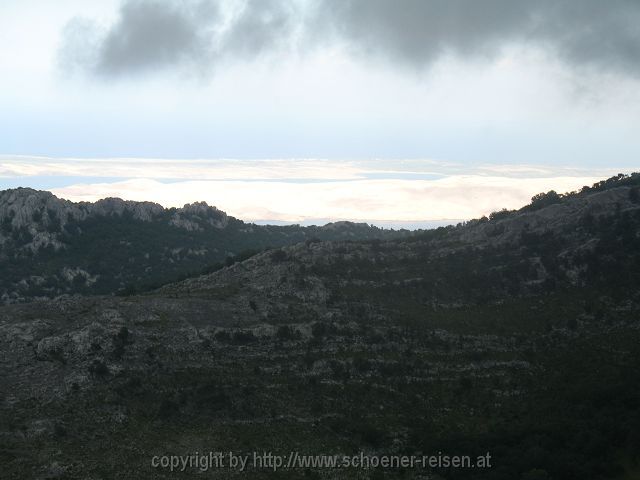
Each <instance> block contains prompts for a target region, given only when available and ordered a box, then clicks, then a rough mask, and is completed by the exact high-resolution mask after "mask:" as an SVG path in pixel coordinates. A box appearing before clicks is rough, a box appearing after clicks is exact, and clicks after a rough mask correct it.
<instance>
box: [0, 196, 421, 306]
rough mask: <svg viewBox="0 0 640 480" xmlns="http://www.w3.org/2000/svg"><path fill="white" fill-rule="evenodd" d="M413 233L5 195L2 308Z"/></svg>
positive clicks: (0, 201) (202, 207)
mask: <svg viewBox="0 0 640 480" xmlns="http://www.w3.org/2000/svg"><path fill="white" fill-rule="evenodd" d="M409 233H410V232H408V231H400V232H396V231H392V230H383V229H379V228H376V227H373V226H370V225H367V224H356V223H351V222H336V223H333V224H328V225H327V226H325V227H315V226H311V227H301V226H299V225H291V226H273V225H254V224H248V223H245V222H243V221H241V220H238V219H236V218H233V217H230V216H228V215H227V214H226V213H225V212H223V211H221V210H219V209H217V208H216V207H212V206H209V205H207V204H206V203H205V202H196V203H192V204H187V205H185V206H184V207H183V208H163V207H162V206H161V205H158V204H156V203H151V202H134V201H125V200H122V199H119V198H106V199H103V200H99V201H97V202H95V203H90V202H78V203H74V202H71V201H67V200H63V199H59V198H57V197H55V196H54V195H53V194H51V193H50V192H43V191H37V190H32V189H29V188H18V189H13V190H6V191H2V192H0V270H2V271H3V276H2V277H0V303H16V302H24V301H29V300H33V299H36V298H44V297H49V298H50V297H55V296H57V295H60V294H65V293H82V294H110V293H111V294H112V293H115V292H118V291H123V290H127V291H131V290H139V289H141V288H142V289H148V288H150V287H153V286H157V285H161V284H164V283H167V282H172V281H176V280H177V279H179V278H181V277H182V278H184V277H185V276H188V275H194V274H196V273H198V272H201V271H203V270H210V269H212V268H216V266H217V265H219V264H220V263H224V262H228V261H231V260H233V259H234V258H235V257H236V256H238V255H241V256H242V255H247V252H251V251H253V252H255V251H260V250H263V249H265V248H268V247H280V246H283V245H291V244H295V243H298V242H302V241H305V240H309V239H315V238H319V239H322V240H339V239H351V240H360V239H367V238H392V237H394V238H395V237H397V236H402V235H408V234H409Z"/></svg>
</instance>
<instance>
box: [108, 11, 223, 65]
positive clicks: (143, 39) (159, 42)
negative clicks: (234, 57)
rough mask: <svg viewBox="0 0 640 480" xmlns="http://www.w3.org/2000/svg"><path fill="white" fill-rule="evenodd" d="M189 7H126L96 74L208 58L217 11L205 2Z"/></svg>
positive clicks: (110, 37)
mask: <svg viewBox="0 0 640 480" xmlns="http://www.w3.org/2000/svg"><path fill="white" fill-rule="evenodd" d="M190 7H191V8H186V7H185V6H184V5H175V4H171V3H166V2H165V3H159V2H154V1H129V2H127V3H125V4H123V6H122V8H121V11H120V20H119V21H118V22H117V23H116V24H115V25H114V26H113V27H112V28H111V29H110V30H109V31H108V33H107V35H106V36H105V38H104V39H103V43H102V44H101V46H100V50H99V52H98V54H99V55H98V62H97V64H96V68H97V70H98V71H99V72H102V73H116V74H117V73H123V72H128V71H135V70H145V69H149V68H155V67H159V66H164V65H169V64H175V63H182V62H189V61H195V60H199V59H201V58H206V56H207V54H208V52H209V50H210V44H211V41H212V38H211V33H210V31H209V28H210V27H209V26H210V25H211V24H213V23H215V22H216V21H217V19H218V11H217V9H216V8H215V6H214V5H213V4H209V3H206V2H197V3H193V4H192V5H190Z"/></svg>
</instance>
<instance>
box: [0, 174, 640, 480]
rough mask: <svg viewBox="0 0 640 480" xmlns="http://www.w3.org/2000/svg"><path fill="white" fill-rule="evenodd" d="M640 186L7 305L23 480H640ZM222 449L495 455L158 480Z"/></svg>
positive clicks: (11, 440) (6, 356)
mask: <svg viewBox="0 0 640 480" xmlns="http://www.w3.org/2000/svg"><path fill="white" fill-rule="evenodd" d="M636 180H637V178H635V179H633V182H627V181H626V179H618V180H616V181H614V182H612V183H611V184H608V185H606V188H594V189H590V190H586V191H584V192H581V193H579V194H574V195H569V196H566V197H562V198H559V199H555V198H551V199H550V198H547V197H544V198H542V199H541V200H540V201H541V202H542V203H538V204H536V202H533V203H532V205H530V206H528V207H525V208H524V209H522V210H521V211H518V212H500V213H499V214H495V215H492V218H491V219H481V220H479V221H474V222H470V223H468V224H466V225H460V226H459V227H451V228H441V229H438V230H434V231H430V232H425V233H423V234H421V235H418V236H416V237H412V238H407V239H396V240H389V241H381V240H370V241H359V242H345V241H338V242H321V241H308V242H303V243H299V244H296V245H293V246H286V247H282V248H280V249H274V250H270V251H266V252H262V253H260V254H257V255H255V256H252V257H251V258H249V259H247V260H245V261H242V262H238V263H235V264H232V265H230V266H228V267H225V268H222V269H220V270H218V271H215V272H212V273H210V274H206V275H202V276H197V277H194V278H189V279H186V280H184V281H182V282H179V283H175V284H170V285H166V286H164V287H162V288H160V289H158V290H155V291H151V292H147V293H145V294H143V295H132V296H127V297H81V296H63V297H59V298H57V299H56V300H52V301H36V302H32V303H29V304H16V305H7V306H5V307H2V308H0V352H2V356H1V357H0V442H1V443H0V460H1V461H2V464H3V466H4V467H3V474H4V475H5V477H6V478H16V479H18V478H83V479H86V478H91V479H98V478H131V479H134V478H135V479H139V478H193V477H195V478H201V477H202V476H203V475H204V476H207V477H211V478H240V477H249V478H363V479H364V478H433V479H442V478H446V479H459V478H473V479H475V478H480V479H485V478H486V479H526V480H532V479H549V478H562V479H582V478H620V479H624V478H636V477H637V475H638V472H639V468H638V465H639V463H638V462H639V460H640V459H639V458H638V453H637V452H638V451H640V450H639V447H640V437H639V436H638V435H637V432H638V431H640V428H639V427H640V408H639V405H640V375H639V373H638V369H637V366H638V364H640V347H639V345H640V321H639V319H640V295H639V294H638V292H640V288H639V287H640V202H639V201H638V186H637V183H634V182H636ZM545 198H546V200H545ZM549 200H551V201H549ZM210 450H213V451H220V450H223V451H233V452H234V453H236V454H238V455H251V454H252V452H254V451H256V452H263V451H267V452H273V453H277V454H282V455H285V456H286V455H288V454H289V452H290V451H297V452H299V453H300V454H303V455H304V454H326V455H333V454H336V455H357V454H359V452H364V453H365V454H367V455H383V454H387V455H419V456H420V455H425V454H437V453H438V452H443V453H445V454H465V455H470V456H473V458H476V456H479V455H482V454H485V452H487V451H489V452H490V453H491V455H492V467H491V468H488V469H477V468H476V469H473V468H471V469H455V468H436V469H424V468H413V469H397V468H396V469H393V468H388V469H383V468H372V469H358V468H347V469H327V468H324V469H323V468H303V467H295V468H291V469H285V468H282V469H280V470H279V471H275V472H274V471H273V469H269V468H259V467H250V471H248V472H247V471H245V472H241V471H240V470H239V469H237V468H235V469H231V468H228V467H221V468H212V469H210V470H209V471H207V472H205V473H202V472H198V469H197V468H187V469H186V470H185V471H184V472H170V471H169V470H168V469H163V468H153V467H152V466H151V459H152V458H153V456H154V455H190V454H194V453H195V452H200V453H202V452H209V451H210Z"/></svg>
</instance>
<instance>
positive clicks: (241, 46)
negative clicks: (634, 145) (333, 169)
mask: <svg viewBox="0 0 640 480" xmlns="http://www.w3.org/2000/svg"><path fill="white" fill-rule="evenodd" d="M223 5H226V4H223ZM231 5H232V6H235V7H236V8H235V10H233V11H232V12H231V14H229V13H228V12H226V13H225V12H223V10H224V9H223V8H222V6H220V5H219V4H218V3H214V2H213V0H199V1H196V0H182V1H179V2H178V1H169V0H165V1H162V2H160V1H157V0H124V2H123V4H122V7H121V11H120V17H119V20H118V21H117V22H116V23H115V24H114V25H112V26H111V27H109V28H108V29H107V31H106V32H105V33H103V34H102V35H101V36H100V35H97V34H96V32H95V31H94V32H93V34H91V32H89V30H90V29H87V25H86V22H85V23H82V24H81V26H82V27H83V28H82V29H79V28H78V22H77V21H76V24H75V27H74V23H71V24H70V26H69V28H67V31H66V33H65V41H64V43H63V47H62V49H61V57H63V58H66V59H69V58H70V59H72V61H73V59H75V61H76V63H78V64H83V65H84V66H85V68H87V66H89V68H90V69H91V70H92V71H93V72H96V73H103V74H113V75H117V74H122V73H127V72H135V71H139V70H144V69H151V68H163V67H176V66H184V65H187V64H192V65H199V66H200V67H202V66H209V67H210V66H213V65H215V64H216V62H219V61H228V60H234V59H242V60H250V59H252V58H255V57H256V56H259V55H263V54H276V53H278V52H289V51H291V50H293V49H295V48H298V49H299V50H300V51H307V50H310V49H312V48H313V47H317V46H322V45H325V44H326V43H332V42H339V43H342V44H344V46H345V47H346V48H347V50H348V51H350V52H351V53H352V54H354V55H356V56H359V57H360V58H364V59H372V60H373V59H385V60H387V61H390V62H393V63H402V64H405V65H409V66H412V67H416V68H425V67H428V66H429V65H430V64H431V63H433V62H434V61H436V60H438V59H439V58H440V57H442V56H443V55H447V54H450V55H455V56H458V57H463V58H468V57H479V58H483V57H490V56H492V55H496V54H499V53H500V51H501V49H502V48H504V47H506V46H509V45H513V44H524V45H529V46H533V47H538V48H541V49H543V50H545V51H548V52H551V53H553V54H555V55H557V57H558V58H560V59H561V60H563V61H564V62H566V63H567V64H569V65H570V66H572V67H585V66H586V67H591V68H593V69H596V70H598V71H609V72H614V73H623V74H627V75H632V76H639V75H640V2H638V1H637V0H607V1H604V0H298V1H295V0H288V1H287V0H245V1H244V2H240V3H239V2H232V3H231ZM94 30H95V29H94ZM83 32H84V33H83ZM83 35H84V36H85V37H86V39H85V40H84V41H83V39H82V38H83ZM96 36H97V37H98V39H97V40H96ZM91 39H93V40H92V41H89V40H91ZM87 50H89V52H87ZM88 58H90V59H93V60H92V61H91V62H90V61H88V60H87V59H88ZM67 63H69V62H67Z"/></svg>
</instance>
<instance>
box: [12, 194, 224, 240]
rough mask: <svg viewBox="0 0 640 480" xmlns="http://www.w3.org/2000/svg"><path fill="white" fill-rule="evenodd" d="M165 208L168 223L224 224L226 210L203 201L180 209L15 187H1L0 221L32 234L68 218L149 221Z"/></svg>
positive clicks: (181, 225) (61, 224)
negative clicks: (73, 199)
mask: <svg viewBox="0 0 640 480" xmlns="http://www.w3.org/2000/svg"><path fill="white" fill-rule="evenodd" d="M168 211H170V212H171V213H172V214H171V215H170V216H169V220H168V221H169V223H170V224H171V225H174V226H176V227H179V228H184V229H185V230H190V231H191V230H201V229H202V226H201V223H206V224H208V225H211V226H213V227H215V228H224V227H225V226H226V225H227V223H228V217H227V215H226V213H224V212H222V211H221V210H218V209H217V208H216V207H211V206H209V205H207V204H206V202H196V203H193V204H186V205H185V206H184V207H183V208H180V209H165V208H164V207H162V205H159V204H157V203H153V202H135V201H130V200H122V199H120V198H105V199H102V200H98V201H96V202H93V203H92V202H78V203H75V202H71V201H69V200H64V199H60V198H58V197H56V196H55V195H53V194H52V193H51V192H46V191H40V190H33V189H31V188H16V189H11V190H4V191H0V223H2V224H4V225H5V226H7V227H11V228H12V229H22V228H25V229H27V230H29V231H30V232H31V233H32V234H37V233H38V232H40V231H47V230H53V231H56V230H59V229H60V228H61V227H64V226H65V225H66V224H67V223H68V222H71V221H82V220H86V219H87V218H90V217H106V216H112V215H115V216H122V215H130V216H131V218H133V219H135V220H141V221H143V222H151V221H154V220H158V219H159V218H162V217H163V216H164V215H165V214H166V213H167V212H168Z"/></svg>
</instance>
